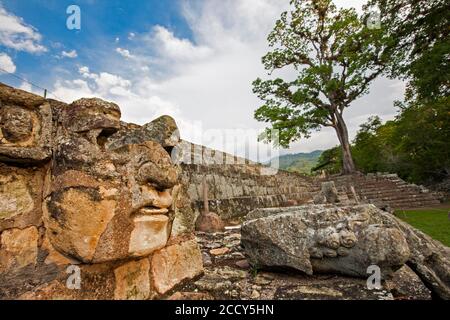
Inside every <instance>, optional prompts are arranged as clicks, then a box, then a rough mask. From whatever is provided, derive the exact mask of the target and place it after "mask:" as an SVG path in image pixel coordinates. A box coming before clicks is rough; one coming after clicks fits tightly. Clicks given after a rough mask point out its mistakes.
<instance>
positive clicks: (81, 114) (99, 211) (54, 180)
mask: <svg viewBox="0 0 450 320" xmlns="http://www.w3.org/2000/svg"><path fill="white" fill-rule="evenodd" d="M58 119H59V123H58V128H57V131H58V134H57V135H56V141H55V146H56V147H55V150H54V161H53V162H52V170H51V171H52V176H51V178H50V179H49V180H50V182H49V183H48V190H47V195H46V198H45V206H44V220H45V223H46V227H47V228H48V235H49V239H50V242H51V243H52V244H53V246H54V247H55V248H56V249H58V250H59V251H60V252H62V253H65V254H67V255H69V256H72V257H75V258H77V259H79V260H81V261H83V262H86V263H98V262H106V261H112V260H119V259H125V258H128V257H140V256H147V255H149V254H150V253H152V252H153V251H155V250H157V249H161V248H163V247H164V246H165V245H166V243H167V241H168V238H169V236H170V230H171V224H172V221H173V218H174V209H173V199H172V193H173V188H174V186H175V185H176V184H177V182H178V175H179V168H178V167H176V166H175V165H173V164H172V162H171V158H170V155H169V153H168V152H167V151H166V150H165V149H164V148H163V146H162V145H161V144H160V143H158V142H156V141H154V140H155V139H154V138H149V137H146V136H145V135H144V134H142V129H139V130H138V129H137V128H133V126H130V125H127V124H124V123H121V122H120V109H119V108H118V106H117V105H115V104H113V103H108V102H105V101H102V100H99V99H81V100H78V101H75V102H74V103H72V104H71V105H69V106H68V107H67V108H63V109H62V110H60V114H59V116H58ZM172 121H173V120H172ZM130 142H131V143H130ZM161 143H162V144H164V142H161ZM166 146H167V145H166ZM167 147H170V146H167Z"/></svg>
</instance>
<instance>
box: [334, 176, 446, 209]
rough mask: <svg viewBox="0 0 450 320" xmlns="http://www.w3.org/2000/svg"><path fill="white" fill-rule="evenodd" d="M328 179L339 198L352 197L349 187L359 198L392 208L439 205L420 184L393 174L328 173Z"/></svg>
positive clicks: (435, 196) (436, 199) (437, 200)
mask: <svg viewBox="0 0 450 320" xmlns="http://www.w3.org/2000/svg"><path fill="white" fill-rule="evenodd" d="M327 180H332V181H334V182H335V184H336V188H337V189H338V191H339V194H340V195H341V196H342V197H345V196H344V195H343V194H345V193H346V194H347V197H348V198H349V199H351V200H354V195H353V193H352V192H351V186H353V187H354V188H355V191H356V194H357V196H358V197H359V199H360V200H361V201H366V202H369V203H373V204H375V205H377V206H383V205H386V204H387V205H389V206H390V207H392V208H395V209H400V208H419V207H430V206H435V205H439V204H440V201H439V197H438V195H437V194H435V193H433V192H431V191H429V190H428V189H426V188H424V187H423V186H417V185H414V184H409V183H407V182H405V181H404V180H402V179H400V178H399V177H398V176H397V175H396V174H386V173H377V174H368V175H363V174H354V175H350V176H332V177H329V178H328V179H327Z"/></svg>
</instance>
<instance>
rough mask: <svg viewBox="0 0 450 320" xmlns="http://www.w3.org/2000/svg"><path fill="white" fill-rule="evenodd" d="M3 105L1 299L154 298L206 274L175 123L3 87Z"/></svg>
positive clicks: (0, 98)
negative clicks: (125, 116)
mask: <svg viewBox="0 0 450 320" xmlns="http://www.w3.org/2000/svg"><path fill="white" fill-rule="evenodd" d="M0 101H1V109H0V161H1V162H0V241H1V242H0V244H1V245H0V298H2V299H11V298H19V299H152V298H159V297H163V296H165V295H168V294H170V292H171V291H173V290H174V288H176V287H177V286H179V285H180V284H182V283H183V282H185V281H186V280H190V279H193V278H195V277H198V276H199V275H201V274H202V272H203V264H202V258H201V254H200V251H199V247H198V245H197V243H196V240H195V238H194V237H193V234H192V232H193V225H194V221H192V220H193V214H192V211H191V208H190V203H189V200H188V199H187V198H186V187H185V186H183V185H181V184H180V179H179V176H180V168H179V167H178V166H176V165H175V164H173V163H172V160H171V158H170V155H169V152H170V150H171V149H172V148H173V147H174V146H175V145H176V144H177V143H178V139H179V135H178V134H177V132H178V130H177V127H176V124H175V122H174V120H173V119H171V118H169V117H162V118H159V119H157V120H155V121H154V122H152V123H149V124H148V125H146V126H142V127H140V126H136V125H129V124H126V123H124V122H121V121H120V116H121V113H120V109H119V107H118V106H117V105H115V104H113V103H108V102H105V101H102V100H100V99H81V100H78V101H75V102H73V103H72V104H70V105H66V104H64V103H61V102H57V101H53V100H44V99H43V98H41V97H38V96H36V95H33V94H30V93H27V92H24V91H21V90H16V89H13V88H10V87H8V86H5V85H1V86H0ZM173 266H176V267H173Z"/></svg>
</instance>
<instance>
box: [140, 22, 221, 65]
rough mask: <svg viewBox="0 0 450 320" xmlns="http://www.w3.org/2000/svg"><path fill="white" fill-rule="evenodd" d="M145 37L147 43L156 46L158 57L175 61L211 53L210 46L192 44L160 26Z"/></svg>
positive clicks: (202, 56) (202, 57) (197, 57)
mask: <svg viewBox="0 0 450 320" xmlns="http://www.w3.org/2000/svg"><path fill="white" fill-rule="evenodd" d="M147 39H148V41H149V45H150V46H153V47H154V48H156V51H157V53H158V54H159V56H160V57H162V58H164V59H169V60H172V61H173V60H175V61H176V62H181V61H187V60H194V59H205V58H207V57H208V56H209V55H210V54H211V53H212V50H211V48H210V47H207V46H200V45H194V44H193V43H192V42H191V41H189V40H187V39H179V38H177V37H175V35H174V34H173V32H172V31H170V30H168V29H166V28H164V27H162V26H155V27H154V28H153V30H152V32H151V33H150V35H149V37H148V38H147Z"/></svg>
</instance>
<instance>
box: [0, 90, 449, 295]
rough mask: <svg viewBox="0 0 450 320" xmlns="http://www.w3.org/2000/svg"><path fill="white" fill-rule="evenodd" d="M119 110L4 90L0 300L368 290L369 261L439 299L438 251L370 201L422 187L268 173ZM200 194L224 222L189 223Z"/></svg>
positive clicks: (418, 193)
mask: <svg viewBox="0 0 450 320" xmlns="http://www.w3.org/2000/svg"><path fill="white" fill-rule="evenodd" d="M120 119H121V111H120V108H119V106H117V105H116V104H114V103H111V102H106V101H103V100H100V99H95V98H93V99H80V100H77V101H74V102H73V103H71V104H65V103H62V102H59V101H55V100H50V99H44V98H42V97H39V96H37V95H34V94H31V93H28V92H25V91H22V90H18V89H14V88H11V87H8V86H6V85H3V84H0V299H77V300H78V299H116V300H129V299H139V300H146V299H166V298H169V299H170V298H171V299H182V298H183V297H184V298H194V297H196V298H205V299H212V298H224V297H225V298H233V299H235V298H236V299H239V298H242V299H258V298H259V297H262V298H264V297H265V298H270V299H272V298H274V299H275V298H280V299H283V298H286V297H292V298H296V297H297V298H298V297H301V298H311V297H313V298H314V297H315V295H317V292H320V294H321V296H326V297H329V296H330V294H331V296H332V297H342V298H343V299H344V298H348V297H352V298H365V297H374V298H377V297H376V294H374V293H372V292H369V291H370V290H369V291H368V290H367V288H366V287H365V277H366V274H367V267H368V266H370V265H373V264H376V265H379V267H380V268H381V271H382V275H383V280H389V278H390V277H394V278H395V277H396V276H398V274H399V272H400V274H405V273H404V272H405V270H407V271H406V272H407V274H409V275H407V276H406V277H405V278H406V279H407V280H406V281H404V282H408V283H410V282H411V279H414V283H416V282H417V283H420V285H419V287H422V288H424V290H425V291H426V290H428V292H429V294H432V295H433V297H439V298H443V299H450V286H449V283H450V278H449V276H450V258H449V257H450V253H449V249H448V248H447V247H445V246H443V245H442V244H440V243H439V242H437V241H435V240H433V239H431V238H430V237H429V236H427V235H425V234H424V233H422V232H420V231H418V230H415V229H414V228H412V227H411V226H409V225H408V224H406V223H404V222H402V221H400V220H398V219H397V218H396V217H395V216H394V215H392V214H391V213H388V212H387V211H388V210H387V209H386V208H385V209H386V210H385V211H383V210H381V209H380V208H381V207H383V206H384V205H385V204H386V203H387V205H388V206H389V205H392V206H393V207H395V206H396V205H402V204H404V203H407V202H409V203H411V204H412V205H421V204H434V203H436V202H437V198H435V195H433V194H432V193H429V192H427V190H424V189H423V188H420V187H417V186H411V185H408V184H406V183H403V182H402V181H400V180H399V179H398V177H393V176H392V175H391V176H389V175H388V176H386V175H383V176H376V177H372V176H367V177H365V176H347V177H346V176H343V177H331V178H328V179H325V180H324V179H317V178H311V177H306V176H303V175H300V174H295V173H289V172H285V171H281V170H278V171H273V170H269V168H268V167H266V166H263V165H261V164H257V163H253V162H251V161H249V160H247V159H243V158H238V157H235V156H232V155H229V154H226V153H223V152H220V151H216V150H211V149H208V148H206V147H203V146H198V145H194V144H191V143H189V142H186V141H183V140H181V138H180V132H179V130H178V128H177V125H176V122H175V120H174V119H172V118H171V117H168V116H162V117H160V118H158V119H155V120H153V121H151V122H149V123H147V124H145V125H143V126H139V125H135V124H130V123H125V122H123V121H121V120H120ZM388 180H389V181H388ZM350 191H351V192H350ZM413 200H415V201H413ZM204 203H206V204H207V205H208V207H209V209H210V210H211V212H210V213H217V215H219V216H220V218H221V219H219V218H218V216H217V215H216V217H217V219H218V220H220V222H221V223H222V219H223V220H224V221H225V222H226V223H227V228H225V229H224V228H223V227H224V226H223V225H222V224H220V228H217V229H219V230H218V232H214V233H208V232H199V230H197V232H196V231H195V227H196V220H197V217H198V215H199V214H200V213H201V212H203V213H204V211H205V210H204V208H203V206H205V207H207V206H206V205H204ZM377 206H378V208H377ZM408 268H409V269H408ZM259 269H264V270H270V271H275V272H274V273H273V274H272V275H270V277H271V280H270V281H269V280H267V279H261V277H259V278H258V277H254V276H252V272H251V270H259ZM280 270H281V272H279V271H280ZM285 270H290V271H292V270H295V272H296V275H295V276H292V277H291V276H287V275H286V274H285V273H284V271H285ZM408 270H409V271H408ZM321 274H326V275H327V276H329V275H332V276H334V278H333V280H332V281H331V280H330V281H328V280H327V279H328V278H321V277H320V275H321ZM342 275H344V276H345V277H342ZM411 275H413V277H412V276H411ZM349 277H350V278H349ZM414 277H415V278H414ZM384 278H386V279H384ZM258 279H259V280H258ZM295 283H297V284H298V285H299V288H300V289H298V288H297V289H298V290H300V291H301V290H303V291H301V292H300V291H298V290H297V289H295V290H297V291H298V292H297V291H295V290H294V291H295V292H294V293H292V292H291V291H292V290H291V289H292V288H293V286H294V285H293V284H295ZM346 285H349V286H350V287H346ZM355 286H356V287H357V288H359V289H358V290H356V291H355V290H354V289H348V290H347V289H346V290H347V291H345V290H343V291H342V290H341V291H342V292H341V291H339V290H340V289H338V288H355ZM324 288H325V289H324ZM337 291H339V292H337ZM255 292H256V293H255ZM289 292H290V293H289ZM350 293H351V294H350ZM389 294H390V293H389ZM408 294H410V295H411V296H414V295H415V293H414V292H413V293H411V290H409V291H408Z"/></svg>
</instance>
